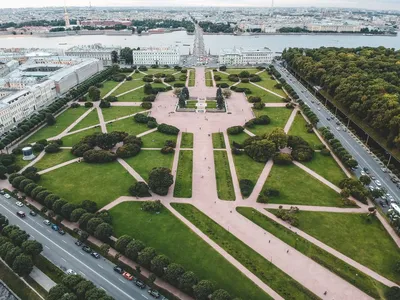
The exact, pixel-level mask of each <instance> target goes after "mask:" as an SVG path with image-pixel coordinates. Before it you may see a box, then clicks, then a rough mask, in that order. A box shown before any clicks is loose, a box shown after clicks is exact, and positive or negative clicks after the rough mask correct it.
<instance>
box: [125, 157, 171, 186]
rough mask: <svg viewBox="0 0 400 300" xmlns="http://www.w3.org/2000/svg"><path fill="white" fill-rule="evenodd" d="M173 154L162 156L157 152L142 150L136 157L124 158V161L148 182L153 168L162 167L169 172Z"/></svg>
mask: <svg viewBox="0 0 400 300" xmlns="http://www.w3.org/2000/svg"><path fill="white" fill-rule="evenodd" d="M173 160H174V154H172V153H170V154H162V153H161V152H160V151H157V150H142V151H140V152H139V154H138V155H136V156H134V157H130V158H125V161H126V162H127V163H128V164H129V165H130V166H131V167H132V168H133V169H134V170H135V171H136V172H138V173H139V174H140V176H142V178H143V179H144V180H146V181H148V180H149V173H150V171H151V170H153V168H158V167H164V168H168V169H170V170H171V168H172V162H173Z"/></svg>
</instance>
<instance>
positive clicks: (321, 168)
mask: <svg viewBox="0 0 400 300" xmlns="http://www.w3.org/2000/svg"><path fill="white" fill-rule="evenodd" d="M303 165H305V166H306V167H307V168H310V169H311V170H313V171H314V172H316V173H317V174H319V175H321V176H322V177H324V178H325V179H327V180H329V181H330V182H332V183H333V184H335V185H339V182H340V181H341V180H342V179H345V178H347V176H346V174H345V173H344V172H343V170H342V169H341V168H340V167H339V165H338V164H337V163H336V161H335V160H334V159H333V157H332V156H324V155H322V154H321V153H319V152H315V153H314V158H313V159H312V160H311V161H308V162H303Z"/></svg>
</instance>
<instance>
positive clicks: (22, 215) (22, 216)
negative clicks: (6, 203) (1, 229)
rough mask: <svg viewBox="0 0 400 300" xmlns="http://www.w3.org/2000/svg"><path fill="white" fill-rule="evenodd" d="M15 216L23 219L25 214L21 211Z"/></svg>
mask: <svg viewBox="0 0 400 300" xmlns="http://www.w3.org/2000/svg"><path fill="white" fill-rule="evenodd" d="M17 216H18V217H20V218H25V217H26V215H25V213H24V212H23V211H17Z"/></svg>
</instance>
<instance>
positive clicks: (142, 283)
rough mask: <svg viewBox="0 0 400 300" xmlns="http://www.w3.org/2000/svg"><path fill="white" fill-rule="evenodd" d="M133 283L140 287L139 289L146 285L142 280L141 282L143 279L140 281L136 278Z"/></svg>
mask: <svg viewBox="0 0 400 300" xmlns="http://www.w3.org/2000/svg"><path fill="white" fill-rule="evenodd" d="M135 284H136V286H137V287H138V288H140V289H142V290H143V289H144V288H145V287H146V285H145V284H144V282H143V281H140V280H139V279H138V280H136V282H135Z"/></svg>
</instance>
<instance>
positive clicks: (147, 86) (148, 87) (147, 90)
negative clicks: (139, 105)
mask: <svg viewBox="0 0 400 300" xmlns="http://www.w3.org/2000/svg"><path fill="white" fill-rule="evenodd" d="M143 91H144V93H145V94H146V95H151V94H152V93H153V87H152V86H151V84H150V83H146V84H145V85H144V87H143Z"/></svg>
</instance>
